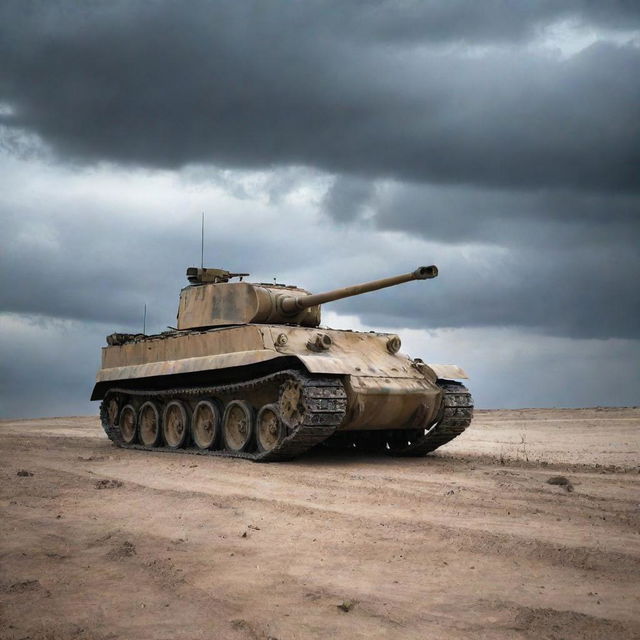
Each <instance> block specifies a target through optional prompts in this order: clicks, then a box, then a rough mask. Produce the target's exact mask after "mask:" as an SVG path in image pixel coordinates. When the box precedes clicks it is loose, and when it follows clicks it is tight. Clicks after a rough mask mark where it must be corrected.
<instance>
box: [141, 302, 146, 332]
mask: <svg viewBox="0 0 640 640" xmlns="http://www.w3.org/2000/svg"><path fill="white" fill-rule="evenodd" d="M142 335H143V336H144V335H147V303H146V302H145V303H144V314H143V316H142Z"/></svg>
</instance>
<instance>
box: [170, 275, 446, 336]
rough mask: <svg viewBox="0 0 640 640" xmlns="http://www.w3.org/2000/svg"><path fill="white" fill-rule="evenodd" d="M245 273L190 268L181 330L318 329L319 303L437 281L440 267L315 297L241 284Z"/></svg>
mask: <svg viewBox="0 0 640 640" xmlns="http://www.w3.org/2000/svg"><path fill="white" fill-rule="evenodd" d="M247 275H248V274H246V273H242V274H240V273H237V274H236V273H230V272H229V271H225V270H224V269H200V268H197V267H190V268H189V269H187V278H188V279H189V282H190V283H191V285H190V286H188V287H185V288H184V289H183V290H182V291H181V293H180V304H179V307H178V329H179V330H187V329H198V328H205V327H215V326H223V325H237V324H249V323H258V324H262V323H264V324H294V325H300V326H303V327H317V326H318V325H319V324H320V305H322V304H324V303H326V302H333V301H334V300H341V299H342V298H349V297H351V296H357V295H360V294H363V293H367V292H369V291H377V290H378V289H384V288H386V287H393V286H395V285H398V284H402V283H403V282H410V281H411V280H426V279H429V278H435V277H436V276H437V275H438V269H437V267H436V266H435V265H431V266H429V267H418V268H417V269H416V270H415V271H412V272H410V273H405V274H401V275H398V276H392V277H390V278H382V279H380V280H373V281H371V282H365V283H363V284H357V285H352V286H349V287H344V288H341V289H334V290H332V291H327V292H325V293H317V294H311V293H309V292H308V291H306V290H304V289H300V288H298V287H291V286H287V285H279V284H266V283H259V284H254V283H249V282H243V281H242V278H243V277H244V276H247ZM234 277H239V278H240V282H229V280H230V279H231V278H234Z"/></svg>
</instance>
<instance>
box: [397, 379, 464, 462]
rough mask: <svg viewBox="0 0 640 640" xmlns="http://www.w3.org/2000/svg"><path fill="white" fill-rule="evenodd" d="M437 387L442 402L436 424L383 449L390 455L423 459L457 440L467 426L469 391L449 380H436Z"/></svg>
mask: <svg viewBox="0 0 640 640" xmlns="http://www.w3.org/2000/svg"><path fill="white" fill-rule="evenodd" d="M437 384H438V386H439V387H441V388H442V391H443V398H442V407H441V409H440V413H439V415H438V419H437V421H436V423H435V424H434V425H433V426H432V427H431V428H429V429H427V430H426V431H424V432H423V433H422V434H421V435H418V436H417V437H416V436H415V435H414V436H413V437H411V436H409V438H408V439H407V442H406V444H403V445H402V446H397V445H395V446H394V445H392V444H391V443H390V444H389V445H387V450H388V453H389V454H390V455H393V456H405V457H413V456H424V455H426V454H427V453H430V452H431V451H434V450H435V449H437V448H438V447H441V446H442V445H443V444H447V442H451V440H453V439H454V438H457V437H458V436H459V435H460V434H461V433H462V432H463V431H464V430H465V429H466V428H467V427H468V426H469V425H470V424H471V418H472V417H473V398H472V397H471V393H469V390H468V389H467V388H466V387H465V386H464V385H463V384H460V383H459V382H453V381H451V380H438V381H437ZM399 433H402V432H399ZM405 437H406V436H405Z"/></svg>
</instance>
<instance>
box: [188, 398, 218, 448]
mask: <svg viewBox="0 0 640 640" xmlns="http://www.w3.org/2000/svg"><path fill="white" fill-rule="evenodd" d="M221 422H222V418H221V415H220V409H219V408H218V405H217V403H216V402H211V401H209V400H201V401H200V402H198V404H197V405H196V408H195V409H194V411H193V416H192V418H191V437H192V439H193V441H194V443H195V445H196V447H198V449H215V448H216V445H217V444H218V442H219V441H220V423H221Z"/></svg>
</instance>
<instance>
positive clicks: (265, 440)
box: [256, 404, 286, 452]
mask: <svg viewBox="0 0 640 640" xmlns="http://www.w3.org/2000/svg"><path fill="white" fill-rule="evenodd" d="M285 435H286V427H285V426H284V424H283V423H282V420H280V415H279V413H278V406H277V405H275V404H265V405H264V407H262V409H260V411H258V417H257V418H256V442H257V444H258V451H263V452H264V451H271V450H272V449H274V448H275V447H276V446H277V445H278V444H280V441H281V440H282V439H283V438H284V436H285Z"/></svg>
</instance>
